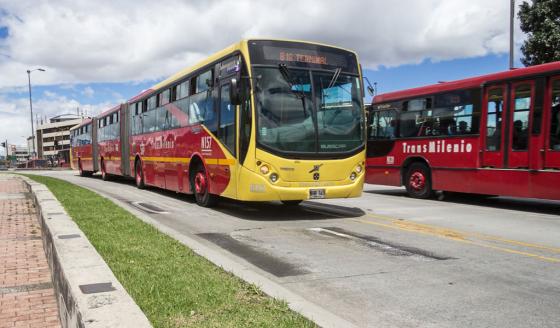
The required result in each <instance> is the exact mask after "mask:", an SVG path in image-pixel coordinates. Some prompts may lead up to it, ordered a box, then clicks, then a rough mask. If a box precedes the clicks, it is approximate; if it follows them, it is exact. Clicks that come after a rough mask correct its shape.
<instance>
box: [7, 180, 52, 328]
mask: <svg viewBox="0 0 560 328" xmlns="http://www.w3.org/2000/svg"><path fill="white" fill-rule="evenodd" d="M27 192H28V190H27V188H26V187H25V184H24V183H23V181H21V180H20V179H18V178H14V177H10V176H5V175H0V328H4V327H60V322H59V319H58V308H57V303H56V297H55V295H54V289H53V284H52V278H51V273H50V270H49V266H48V263H47V259H46V257H45V252H44V250H43V242H42V240H41V228H40V226H39V222H38V220H37V214H36V210H35V207H34V205H33V201H32V200H31V198H30V197H29V195H28V194H27Z"/></svg>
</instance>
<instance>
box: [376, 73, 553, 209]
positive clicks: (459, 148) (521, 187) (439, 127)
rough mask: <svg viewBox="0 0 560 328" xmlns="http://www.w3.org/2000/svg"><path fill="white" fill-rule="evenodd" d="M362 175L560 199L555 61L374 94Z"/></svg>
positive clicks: (413, 187)
mask: <svg viewBox="0 0 560 328" xmlns="http://www.w3.org/2000/svg"><path fill="white" fill-rule="evenodd" d="M367 111H368V132H367V133H368V142H367V148H368V150H367V164H366V166H367V173H366V174H367V175H366V182H368V183H373V184H384V185H391V186H402V185H404V186H405V187H406V189H407V192H408V193H409V195H410V196H412V197H416V198H428V197H430V196H431V195H432V191H433V190H443V191H454V192H465V193H476V194H486V195H504V196H514V197H533V198H543V199H556V200H558V199H560V188H558V186H559V185H560V62H554V63H549V64H544V65H538V66H532V67H528V68H520V69H515V70H510V71H506V72H501V73H495V74H489V75H485V76H479V77H473V78H469V79H465V80H459V81H453V82H444V83H439V84H435V85H429V86H425V87H420V88H414V89H409V90H402V91H397V92H392V93H387V94H381V95H378V96H376V97H375V98H374V99H373V102H372V104H371V106H368V107H367Z"/></svg>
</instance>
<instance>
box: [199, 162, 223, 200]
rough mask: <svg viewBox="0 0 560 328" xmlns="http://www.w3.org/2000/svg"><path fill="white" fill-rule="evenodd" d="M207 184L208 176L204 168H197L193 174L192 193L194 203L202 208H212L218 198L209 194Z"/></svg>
mask: <svg viewBox="0 0 560 328" xmlns="http://www.w3.org/2000/svg"><path fill="white" fill-rule="evenodd" d="M209 183H210V181H208V175H206V171H205V170H204V167H202V165H201V166H199V167H198V169H197V170H196V171H195V173H194V178H193V186H194V188H193V191H194V198H195V200H196V203H197V204H198V205H200V206H202V207H212V206H214V205H216V203H217V201H218V196H216V195H213V194H211V193H210V192H209V190H208V189H209V188H208V187H209Z"/></svg>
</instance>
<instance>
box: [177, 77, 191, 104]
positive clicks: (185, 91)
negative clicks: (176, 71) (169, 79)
mask: <svg viewBox="0 0 560 328" xmlns="http://www.w3.org/2000/svg"><path fill="white" fill-rule="evenodd" d="M176 88H177V90H176V91H175V94H176V98H177V100H179V99H183V98H185V97H186V96H188V95H189V81H188V80H187V81H184V82H182V83H181V84H179V85H178V86H177V87H176Z"/></svg>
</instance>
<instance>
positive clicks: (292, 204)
mask: <svg viewBox="0 0 560 328" xmlns="http://www.w3.org/2000/svg"><path fill="white" fill-rule="evenodd" d="M301 202H303V200H283V201H282V204H284V205H286V206H289V207H296V206H299V204H301Z"/></svg>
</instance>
